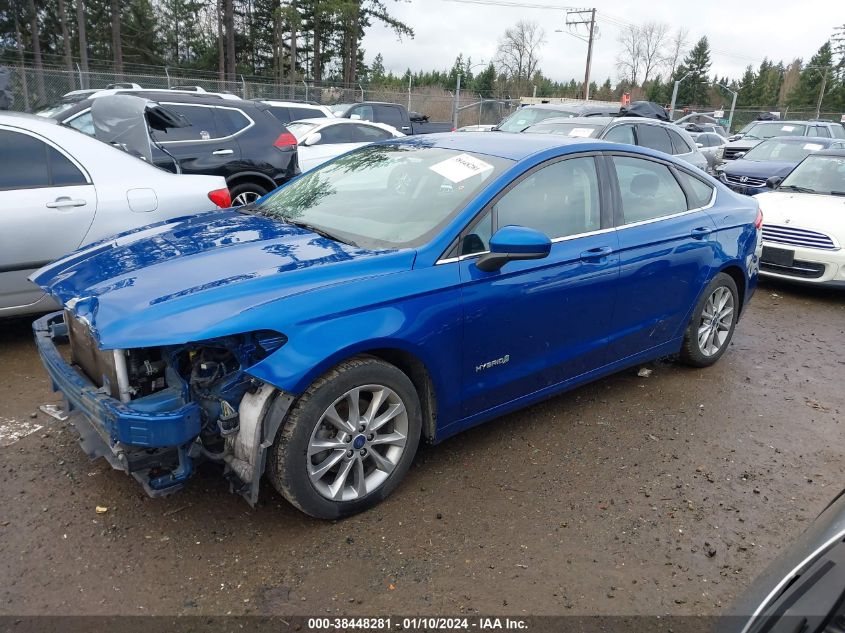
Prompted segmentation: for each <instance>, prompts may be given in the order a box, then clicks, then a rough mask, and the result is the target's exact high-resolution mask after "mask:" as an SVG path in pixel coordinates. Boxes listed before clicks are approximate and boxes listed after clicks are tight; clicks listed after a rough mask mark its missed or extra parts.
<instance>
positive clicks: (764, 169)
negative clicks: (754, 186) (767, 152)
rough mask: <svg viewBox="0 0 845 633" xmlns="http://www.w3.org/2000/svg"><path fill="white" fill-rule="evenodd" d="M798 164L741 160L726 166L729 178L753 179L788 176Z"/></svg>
mask: <svg viewBox="0 0 845 633" xmlns="http://www.w3.org/2000/svg"><path fill="white" fill-rule="evenodd" d="M797 164H798V163H793V162H783V161H757V160H744V159H742V158H740V159H739V160H735V161H733V162H731V163H730V164H728V165H725V173H726V174H728V175H729V176H751V177H753V178H771V177H772V176H786V175H787V174H788V173H789V172H791V171H792V170H793V169H794V168H795V165H797Z"/></svg>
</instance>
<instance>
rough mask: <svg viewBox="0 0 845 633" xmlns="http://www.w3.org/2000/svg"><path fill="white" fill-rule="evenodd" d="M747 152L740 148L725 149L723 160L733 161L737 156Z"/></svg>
mask: <svg viewBox="0 0 845 633" xmlns="http://www.w3.org/2000/svg"><path fill="white" fill-rule="evenodd" d="M747 151H748V150H747V149H744V148H741V147H726V148H725V160H734V159H735V158H736V155H737V154H744V153H745V152H747Z"/></svg>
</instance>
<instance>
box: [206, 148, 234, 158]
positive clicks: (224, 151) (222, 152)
mask: <svg viewBox="0 0 845 633" xmlns="http://www.w3.org/2000/svg"><path fill="white" fill-rule="evenodd" d="M211 153H212V154H214V155H215V156H228V155H229V154H234V153H235V151H234V150H231V149H216V150H214V151H213V152H211Z"/></svg>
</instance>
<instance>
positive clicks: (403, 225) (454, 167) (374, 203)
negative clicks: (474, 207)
mask: <svg viewBox="0 0 845 633" xmlns="http://www.w3.org/2000/svg"><path fill="white" fill-rule="evenodd" d="M511 164H512V161H510V160H507V159H504V158H498V157H495V156H486V155H477V154H470V153H468V152H461V151H459V150H451V149H443V148H439V147H431V146H428V145H422V144H421V143H420V142H417V143H414V144H408V143H402V144H393V143H389V144H384V145H370V146H367V147H363V148H361V149H358V150H356V151H353V152H351V153H349V154H346V155H344V156H341V157H340V158H338V159H336V160H333V161H331V162H329V163H326V164H325V165H323V166H321V167H318V168H316V169H314V170H312V171H310V172H308V173H306V174H304V175H302V176H300V177H299V178H297V179H296V180H294V181H292V182H291V183H290V184H289V185H287V186H285V187H282V188H281V189H280V190H279V191H278V192H277V193H275V194H273V195H271V196H270V197H269V198H267V199H266V200H265V201H264V202H262V203H261V204H260V205H258V206H257V207H254V208H251V209H247V210H246V211H247V212H253V213H258V214H260V215H265V216H268V217H272V218H276V219H279V220H284V221H286V222H290V223H292V224H297V225H303V226H306V227H307V228H311V229H313V230H315V231H316V232H318V233H322V234H325V235H328V236H331V237H334V238H336V239H338V240H339V241H343V242H347V243H350V244H355V245H357V246H361V247H364V248H396V247H408V246H419V245H421V244H424V243H425V242H427V241H428V240H430V239H431V238H432V237H433V236H434V235H435V234H436V233H437V231H438V230H439V229H441V228H442V227H443V225H444V224H445V223H446V222H448V221H449V220H450V219H452V218H453V217H454V215H455V214H456V213H457V212H458V211H459V210H460V209H462V208H463V206H464V205H465V204H466V203H467V201H468V200H469V199H470V198H471V197H472V196H473V195H475V194H476V193H477V192H478V191H480V190H481V188H482V187H483V186H484V185H485V184H486V183H489V182H491V181H492V180H493V179H494V178H495V177H496V176H498V175H499V174H500V173H502V172H503V171H504V170H505V169H507V168H508V167H509V166H510V165H511Z"/></svg>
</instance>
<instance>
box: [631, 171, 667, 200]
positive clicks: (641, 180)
mask: <svg viewBox="0 0 845 633" xmlns="http://www.w3.org/2000/svg"><path fill="white" fill-rule="evenodd" d="M659 187H660V180H659V179H658V178H657V176H655V175H654V174H638V175H636V176H634V179H633V180H632V181H631V193H632V194H634V195H635V196H654V195H657V189H658V188H659Z"/></svg>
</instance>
